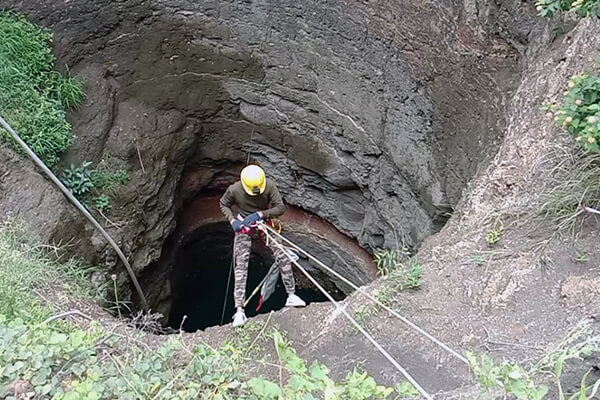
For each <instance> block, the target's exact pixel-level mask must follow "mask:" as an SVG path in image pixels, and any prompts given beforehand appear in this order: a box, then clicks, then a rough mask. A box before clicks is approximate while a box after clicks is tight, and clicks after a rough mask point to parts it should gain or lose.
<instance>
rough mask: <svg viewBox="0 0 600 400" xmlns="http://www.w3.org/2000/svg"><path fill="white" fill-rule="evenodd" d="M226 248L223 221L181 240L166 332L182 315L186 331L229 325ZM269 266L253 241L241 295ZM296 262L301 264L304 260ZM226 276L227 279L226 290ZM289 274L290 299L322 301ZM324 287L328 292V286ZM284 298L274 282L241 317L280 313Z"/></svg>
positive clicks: (229, 238)
mask: <svg viewBox="0 0 600 400" xmlns="http://www.w3.org/2000/svg"><path fill="white" fill-rule="evenodd" d="M232 249H233V233H232V231H231V227H230V226H229V224H227V223H224V222H222V223H214V224H210V225H207V226H204V227H202V228H200V229H198V230H196V231H195V232H194V233H193V234H191V235H188V237H186V238H185V240H184V243H183V244H182V246H181V247H180V248H179V249H178V252H177V256H176V263H175V268H174V271H173V280H172V281H173V286H172V307H171V313H170V318H169V325H170V326H171V327H172V328H174V329H179V328H180V326H181V322H182V320H183V317H184V316H187V317H186V319H185V322H184V323H183V329H184V330H185V331H187V332H193V331H196V330H198V329H205V328H207V327H210V326H215V325H221V324H229V323H231V318H232V316H233V314H234V312H235V307H234V304H233V284H234V283H233V271H232V266H231V260H232ZM272 262H273V258H272V255H271V254H270V252H269V251H268V250H267V249H266V248H264V247H262V246H260V245H259V243H257V241H256V240H255V241H253V244H252V255H251V257H250V263H249V269H248V281H247V284H246V295H247V296H249V295H250V293H251V292H252V290H253V289H254V288H256V286H257V285H258V284H259V283H260V282H261V281H262V279H263V278H264V276H265V275H266V273H267V271H268V270H269V267H270V266H271V264H272ZM300 262H301V263H302V264H303V265H306V261H302V260H301V261H300ZM308 267H309V268H310V266H308ZM230 273H231V280H230V282H229V290H227V281H228V279H229V277H230ZM294 275H295V277H296V283H297V285H296V286H297V289H296V294H297V295H299V296H300V297H301V298H302V299H304V301H306V303H307V304H310V303H313V302H321V301H327V299H326V297H325V296H324V295H323V294H322V293H321V292H319V291H318V290H317V289H316V288H314V287H309V285H307V284H303V280H302V279H299V278H301V277H299V274H298V272H297V271H295V272H294ZM328 286H329V287H331V286H332V284H329V285H328ZM226 291H227V294H226ZM333 294H334V297H335V298H336V299H340V298H342V297H343V294H341V293H340V292H335V293H333ZM286 299H287V294H286V292H285V289H284V287H283V283H282V281H281V277H280V278H279V282H278V284H277V288H276V290H275V293H274V294H273V295H272V296H271V297H270V298H269V299H268V300H267V301H266V302H265V303H264V304H263V306H262V307H261V309H260V311H258V312H257V311H256V307H257V305H258V295H256V296H254V297H253V298H252V300H251V301H250V303H249V304H248V306H247V307H246V309H245V311H246V316H248V317H249V318H251V317H253V316H256V315H257V314H259V313H268V312H270V311H273V310H280V309H282V308H283V307H284V305H285V301H286ZM224 303H225V312H224V313H223V305H224ZM222 315H223V321H222V322H221V317H222Z"/></svg>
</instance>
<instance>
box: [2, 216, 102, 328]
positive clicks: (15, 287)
mask: <svg viewBox="0 0 600 400" xmlns="http://www.w3.org/2000/svg"><path fill="white" fill-rule="evenodd" d="M48 248H49V246H42V245H40V244H39V242H38V241H37V240H35V239H34V238H33V237H32V236H31V235H29V234H27V232H26V231H25V230H24V229H23V228H21V227H17V226H15V225H13V224H10V223H9V222H7V221H4V222H2V223H0V265H1V266H2V267H1V268H0V299H2V301H0V315H4V316H5V317H7V318H17V317H18V318H21V319H23V320H25V321H30V322H33V323H36V322H40V321H42V320H44V319H45V318H47V317H48V316H49V315H50V309H49V308H48V307H47V306H44V305H41V304H40V303H39V302H38V297H37V296H36V293H49V292H51V291H52V290H53V289H51V285H54V286H52V287H56V286H60V287H61V288H62V289H63V290H64V291H65V293H68V294H69V295H71V296H73V297H82V296H83V297H94V296H95V295H96V294H95V293H94V291H93V290H92V289H91V288H90V286H89V284H88V283H87V279H86V276H87V274H88V273H89V269H87V270H86V269H85V268H83V267H82V266H81V265H80V264H79V263H77V262H76V261H75V260H68V261H66V262H63V263H57V262H55V261H53V260H52V259H51V258H50V257H49V256H48V254H47V250H48ZM51 249H53V248H51ZM54 250H57V249H54Z"/></svg>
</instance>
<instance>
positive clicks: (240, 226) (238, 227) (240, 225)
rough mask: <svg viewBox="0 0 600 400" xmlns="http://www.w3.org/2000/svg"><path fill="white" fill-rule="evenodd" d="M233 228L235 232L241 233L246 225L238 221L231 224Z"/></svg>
mask: <svg viewBox="0 0 600 400" xmlns="http://www.w3.org/2000/svg"><path fill="white" fill-rule="evenodd" d="M231 227H232V228H233V231H234V232H239V231H241V230H242V229H244V224H243V223H242V222H241V221H238V220H237V219H236V220H234V221H233V222H232V223H231Z"/></svg>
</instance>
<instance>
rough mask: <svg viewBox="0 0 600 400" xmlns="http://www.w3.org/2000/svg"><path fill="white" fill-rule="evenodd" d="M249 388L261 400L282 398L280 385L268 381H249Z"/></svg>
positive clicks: (255, 379)
mask: <svg viewBox="0 0 600 400" xmlns="http://www.w3.org/2000/svg"><path fill="white" fill-rule="evenodd" d="M248 386H249V387H250V389H251V390H252V392H253V394H255V395H256V396H258V397H259V398H260V399H279V398H280V396H281V388H280V387H279V385H277V384H276V383H273V382H271V381H268V380H266V379H262V378H252V379H250V380H249V381H248Z"/></svg>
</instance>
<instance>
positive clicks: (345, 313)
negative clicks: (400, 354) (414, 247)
mask: <svg viewBox="0 0 600 400" xmlns="http://www.w3.org/2000/svg"><path fill="white" fill-rule="evenodd" d="M258 228H259V229H261V230H262V231H263V232H264V233H265V235H267V237H269V235H270V234H269V231H268V230H267V229H265V224H259V225H258ZM271 240H272V241H273V243H274V244H275V246H277V247H278V248H279V250H281V251H283V252H284V253H285V254H286V255H287V256H288V258H289V259H290V261H291V262H292V264H294V265H295V266H296V268H298V269H299V270H300V272H302V273H303V274H304V275H305V276H306V277H307V278H308V280H310V281H311V282H312V284H313V285H315V287H316V288H317V289H319V291H320V292H321V293H323V295H324V296H325V297H327V299H328V300H329V301H331V302H332V303H333V305H335V307H336V308H337V310H338V311H340V312H341V313H343V314H344V315H345V316H346V318H348V320H349V321H350V322H351V323H352V325H354V327H355V328H356V329H358V331H359V332H360V333H362V334H363V335H364V336H365V337H366V338H367V339H368V340H369V342H371V343H372V344H373V346H375V348H376V349H377V350H378V351H379V352H380V353H381V354H383V355H384V357H385V358H387V359H388V361H389V362H390V363H392V365H393V366H394V367H396V369H397V370H398V371H400V373H401V374H402V375H404V377H405V378H406V379H407V380H408V381H409V382H410V383H411V384H412V385H413V386H414V387H415V388H416V389H417V390H418V391H419V392H420V393H421V394H422V395H423V397H425V398H426V399H427V400H433V397H431V395H430V394H429V393H427V392H426V391H425V389H423V387H422V386H421V385H419V383H418V382H417V381H416V380H415V379H414V378H413V377H412V376H411V375H410V374H409V373H408V371H406V370H405V369H404V368H402V366H401V365H400V364H399V363H398V361H396V360H395V359H394V358H393V357H392V356H391V355H390V353H388V352H387V351H386V350H385V349H384V348H383V347H382V346H381V345H380V344H379V343H377V341H376V340H375V339H373V336H371V335H370V334H369V332H367V331H366V330H365V329H364V328H363V327H362V326H360V324H359V323H358V322H356V320H355V319H354V318H352V316H351V315H350V314H349V313H348V311H346V309H345V308H343V307H342V306H340V303H338V302H337V301H336V300H335V299H334V298H333V297H331V295H330V294H329V293H327V291H326V290H325V289H324V288H323V287H322V286H321V285H320V284H319V283H318V282H317V281H316V280H315V279H314V278H313V277H312V276H311V275H310V274H309V273H308V272H307V271H306V270H305V269H304V268H303V267H302V266H301V265H300V264H299V263H298V261H296V260H294V258H292V256H291V255H290V254H288V252H286V251H285V250H284V248H283V245H282V244H281V243H279V242H278V241H277V240H275V239H271Z"/></svg>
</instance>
